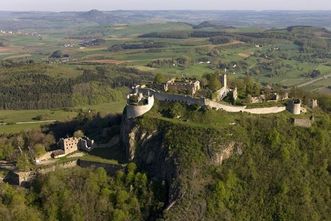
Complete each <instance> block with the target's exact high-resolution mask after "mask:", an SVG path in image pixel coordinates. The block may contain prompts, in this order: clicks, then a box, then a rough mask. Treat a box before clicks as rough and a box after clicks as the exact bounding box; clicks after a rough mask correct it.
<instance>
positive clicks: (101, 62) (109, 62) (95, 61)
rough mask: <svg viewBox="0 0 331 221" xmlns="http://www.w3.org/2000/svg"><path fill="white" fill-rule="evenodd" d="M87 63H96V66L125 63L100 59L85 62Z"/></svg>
mask: <svg viewBox="0 0 331 221" xmlns="http://www.w3.org/2000/svg"><path fill="white" fill-rule="evenodd" d="M84 62H87V63H98V64H123V63H125V61H118V60H113V59H101V60H86V61H84Z"/></svg>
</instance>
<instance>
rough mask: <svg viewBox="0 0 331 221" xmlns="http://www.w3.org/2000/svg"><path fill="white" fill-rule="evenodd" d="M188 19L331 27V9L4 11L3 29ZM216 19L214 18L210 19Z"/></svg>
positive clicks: (206, 23)
mask: <svg viewBox="0 0 331 221" xmlns="http://www.w3.org/2000/svg"><path fill="white" fill-rule="evenodd" d="M162 21H164V22H166V21H171V22H187V23H191V24H193V25H195V26H194V27H195V28H197V29H199V28H206V27H215V26H217V27H252V26H254V27H260V28H284V27H287V26H302V25H305V26H317V27H323V28H327V29H329V30H331V23H330V21H331V11H310V12H306V11H259V12H257V11H99V10H91V11H87V12H1V11H0V28H2V29H17V30H18V29H28V28H36V29H46V28H53V27H54V28H64V27H68V26H72V25H77V24H81V23H87V24H88V25H91V23H97V24H99V25H105V24H118V23H122V24H123V23H125V24H129V23H151V22H162ZM210 21H212V22H210Z"/></svg>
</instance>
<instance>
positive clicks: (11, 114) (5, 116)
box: [0, 101, 125, 133]
mask: <svg viewBox="0 0 331 221" xmlns="http://www.w3.org/2000/svg"><path fill="white" fill-rule="evenodd" d="M124 106H125V101H120V102H112V103H105V104H99V105H90V106H79V107H75V108H68V109H62V110H18V111H17V110H0V121H1V122H2V123H8V124H7V125H0V133H16V132H20V131H24V130H29V129H34V128H38V127H40V126H41V125H45V124H48V123H50V122H43V121H38V120H34V118H35V117H37V116H39V115H41V116H46V117H47V119H45V121H52V120H56V121H68V120H71V119H73V118H74V117H75V116H77V114H78V112H79V111H81V110H83V111H87V110H94V111H96V112H100V113H101V115H106V114H109V113H122V111H123V108H124Z"/></svg>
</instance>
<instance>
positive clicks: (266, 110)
mask: <svg viewBox="0 0 331 221" xmlns="http://www.w3.org/2000/svg"><path fill="white" fill-rule="evenodd" d="M285 110H286V107H285V106H284V107H261V108H252V109H245V110H244V112H247V113H250V114H277V113H280V112H283V111H285Z"/></svg>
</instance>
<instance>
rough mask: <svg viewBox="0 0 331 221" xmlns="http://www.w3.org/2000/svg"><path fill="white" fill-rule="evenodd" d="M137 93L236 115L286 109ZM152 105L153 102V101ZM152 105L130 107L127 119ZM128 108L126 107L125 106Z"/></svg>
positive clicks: (148, 91)
mask: <svg viewBox="0 0 331 221" xmlns="http://www.w3.org/2000/svg"><path fill="white" fill-rule="evenodd" d="M136 90H137V91H138V93H142V94H144V95H153V96H154V97H155V99H157V100H159V101H169V102H180V103H185V104H188V105H199V106H208V107H210V108H214V109H217V110H224V111H226V112H232V113H238V112H246V113H250V114H276V113H280V112H283V111H285V110H286V107H285V106H283V107H278V106H275V107H265V108H252V109H246V106H233V105H226V104H221V103H218V102H215V101H212V100H210V99H207V98H195V97H192V96H189V95H181V94H169V93H164V92H160V91H157V90H153V89H150V88H140V87H138V88H136ZM153 103H154V100H153ZM152 106H153V105H148V106H147V107H142V106H130V112H127V116H128V117H129V118H135V117H134V116H138V115H139V116H142V115H143V114H145V113H146V112H148V111H149V110H150V109H151V108H152ZM127 108H128V106H127Z"/></svg>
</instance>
